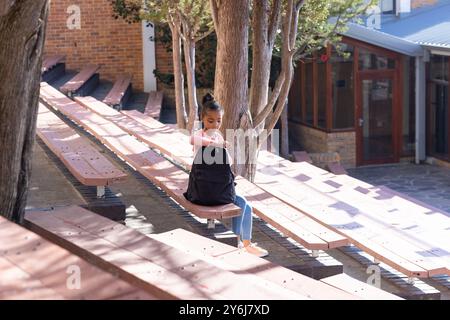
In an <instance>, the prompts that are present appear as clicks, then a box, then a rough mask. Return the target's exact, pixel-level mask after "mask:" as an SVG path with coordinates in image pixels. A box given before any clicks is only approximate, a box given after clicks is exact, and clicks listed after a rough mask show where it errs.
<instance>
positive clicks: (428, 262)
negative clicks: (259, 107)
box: [256, 156, 450, 278]
mask: <svg viewBox="0 0 450 320" xmlns="http://www.w3.org/2000/svg"><path fill="white" fill-rule="evenodd" d="M263 158H264V156H263ZM310 166H311V165H310V164H308V163H306V162H303V163H297V164H295V166H290V165H289V164H285V165H283V162H282V161H281V165H279V166H270V167H269V166H266V167H260V168H259V169H258V170H257V171H258V172H257V175H256V183H257V184H258V186H260V187H261V188H263V189H264V190H266V191H268V192H270V193H271V194H273V195H275V196H277V197H278V198H279V199H280V200H282V201H284V202H286V203H288V204H290V205H291V206H293V207H296V208H300V209H301V210H302V212H304V213H305V214H307V215H308V216H310V217H311V218H313V219H315V220H316V221H318V222H320V223H322V224H324V225H327V226H329V227H330V228H332V229H333V230H335V231H337V232H339V233H340V234H342V235H344V236H346V237H348V238H349V240H350V241H351V242H352V243H353V244H355V245H356V246H358V247H360V248H361V249H363V250H364V251H366V252H368V253H369V254H371V255H372V256H374V257H375V258H376V259H377V260H378V261H381V262H384V263H386V264H388V265H390V266H391V267H393V268H395V269H397V270H399V271H401V272H403V273H405V274H406V275H408V276H410V277H411V278H413V277H429V276H432V275H436V274H441V273H448V264H449V261H450V260H448V252H450V250H449V248H448V244H446V243H445V240H444V239H445V238H442V239H440V241H439V239H437V238H436V237H433V235H432V234H431V233H429V232H428V233H422V234H421V233H420V232H419V233H418V231H420V230H421V227H420V222H418V221H411V219H410V220H408V217H406V216H403V217H402V218H398V217H397V213H389V212H386V211H384V210H383V208H382V207H381V206H378V207H375V206H374V204H371V203H368V201H367V199H364V198H362V197H360V198H358V197H357V192H352V193H350V192H349V191H348V190H347V191H343V190H341V187H342V185H340V184H335V183H334V184H333V182H328V181H327V180H325V181H324V179H326V177H327V175H329V173H327V175H324V174H321V173H320V172H318V175H316V174H317V173H316V174H314V173H313V174H307V173H308V171H307V170H305V168H309V167H310ZM314 170H315V171H320V169H319V170H316V169H313V170H311V171H312V172H314ZM318 177H322V178H318ZM287 186H291V187H287ZM360 195H362V194H361V193H360ZM396 225H399V227H396ZM422 232H424V231H422ZM447 238H448V237H447ZM446 257H447V258H446Z"/></svg>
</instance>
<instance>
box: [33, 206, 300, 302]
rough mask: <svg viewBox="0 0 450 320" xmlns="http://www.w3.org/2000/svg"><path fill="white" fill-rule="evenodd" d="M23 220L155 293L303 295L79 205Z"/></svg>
mask: <svg viewBox="0 0 450 320" xmlns="http://www.w3.org/2000/svg"><path fill="white" fill-rule="evenodd" d="M25 222H26V225H27V227H28V228H30V229H31V230H33V231H35V232H37V233H39V234H40V235H42V236H44V237H46V238H48V239H51V240H52V241H53V242H54V243H56V244H58V245H60V246H62V247H64V248H67V249H68V250H70V251H71V252H73V253H75V254H77V255H79V256H81V257H83V258H86V259H89V261H92V263H94V264H95V265H97V266H98V267H100V268H102V269H104V270H108V271H109V272H113V273H114V274H116V275H117V276H118V277H119V278H120V279H122V280H124V281H126V282H128V283H130V284H131V285H133V286H136V287H138V288H140V289H141V290H144V291H145V292H147V293H148V294H150V295H153V296H155V297H157V298H163V299H190V300H192V299H193V300H196V299H221V300H223V299H227V300H230V299H233V300H236V299H247V300H248V299H271V300H273V299H308V297H306V296H305V295H304V294H303V293H301V292H296V291H293V290H290V289H288V288H285V287H282V286H281V285H278V284H276V283H274V282H272V281H268V280H266V279H263V278H260V277H256V276H254V275H250V274H237V273H235V272H231V271H228V270H226V269H225V268H222V267H221V266H218V265H217V264H213V263H210V262H207V261H205V260H202V259H199V258H198V257H197V256H195V255H191V254H189V253H186V252H185V251H182V250H179V249H177V248H175V247H173V246H170V245H168V244H166V243H165V242H164V241H161V240H157V239H152V238H150V237H147V236H146V235H144V234H142V233H140V232H139V231H136V230H133V229H131V228H128V227H126V226H123V225H121V224H118V223H115V222H113V221H111V220H108V219H105V218H103V217H101V216H98V215H95V214H92V213H90V212H89V211H87V210H84V209H82V208H80V207H75V206H71V207H66V208H60V209H55V210H52V211H51V212H46V211H44V212H42V211H29V212H27V214H26V216H25ZM243 254H245V255H249V254H248V253H243Z"/></svg>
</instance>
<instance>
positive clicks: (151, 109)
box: [144, 91, 163, 119]
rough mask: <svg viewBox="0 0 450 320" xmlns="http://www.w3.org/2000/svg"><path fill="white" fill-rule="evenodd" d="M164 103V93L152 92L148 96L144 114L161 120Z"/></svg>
mask: <svg viewBox="0 0 450 320" xmlns="http://www.w3.org/2000/svg"><path fill="white" fill-rule="evenodd" d="M162 102H163V93H162V92H161V91H151V92H150V93H149V95H148V99H147V104H146V105H145V111H144V114H145V115H147V116H150V117H152V118H155V119H159V115H160V113H161V107H162Z"/></svg>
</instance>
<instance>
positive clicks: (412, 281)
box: [406, 277, 416, 285]
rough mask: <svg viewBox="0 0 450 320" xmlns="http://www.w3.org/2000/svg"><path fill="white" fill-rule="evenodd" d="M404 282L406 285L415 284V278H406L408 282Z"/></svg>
mask: <svg viewBox="0 0 450 320" xmlns="http://www.w3.org/2000/svg"><path fill="white" fill-rule="evenodd" d="M406 282H407V283H408V284H411V285H413V284H414V282H416V278H415V277H408V280H406Z"/></svg>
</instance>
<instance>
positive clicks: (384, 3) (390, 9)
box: [379, 0, 396, 14]
mask: <svg viewBox="0 0 450 320" xmlns="http://www.w3.org/2000/svg"><path fill="white" fill-rule="evenodd" d="M379 6H380V9H381V12H382V13H385V14H395V13H396V0H380V2H379Z"/></svg>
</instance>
